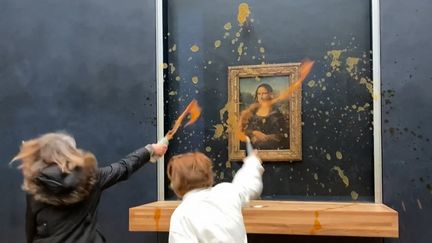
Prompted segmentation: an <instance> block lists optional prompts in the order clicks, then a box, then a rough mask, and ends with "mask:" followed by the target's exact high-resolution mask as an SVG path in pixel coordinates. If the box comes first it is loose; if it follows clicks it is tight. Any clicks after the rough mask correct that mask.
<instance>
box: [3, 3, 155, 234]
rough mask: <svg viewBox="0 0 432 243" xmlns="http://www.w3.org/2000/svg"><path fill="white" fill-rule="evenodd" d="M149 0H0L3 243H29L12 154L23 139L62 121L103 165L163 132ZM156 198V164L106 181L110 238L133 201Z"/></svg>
mask: <svg viewBox="0 0 432 243" xmlns="http://www.w3.org/2000/svg"><path fill="white" fill-rule="evenodd" d="M154 19H155V6H154V1H152V0H131V1H127V2H121V1H114V0H108V1H107V0H104V1H100V0H86V1H84V0H77V1H55V0H41V1H28V0H27V1H26V0H0V82H1V88H0V113H1V116H0V156H1V160H2V163H1V164H0V174H1V176H0V195H2V197H3V198H2V199H1V200H0V225H1V226H0V239H1V240H0V241H1V242H24V239H25V236H24V212H25V211H24V210H25V201H24V193H23V192H22V191H21V190H20V184H21V180H22V178H21V176H20V174H19V172H18V170H16V169H15V168H10V167H8V162H9V161H10V159H11V158H12V157H13V156H14V154H16V153H17V151H18V148H19V145H20V142H21V140H25V139H29V138H31V137H34V136H37V135H40V134H42V133H45V132H49V131H55V130H59V129H65V130H66V131H68V132H70V133H72V134H73V135H74V136H75V137H76V140H77V143H78V146H80V147H81V148H84V149H87V150H90V151H92V152H93V153H94V154H95V155H96V157H97V158H98V161H99V164H100V165H106V164H108V163H110V162H115V161H117V160H118V159H121V158H122V156H124V155H126V154H127V153H129V152H131V151H133V150H134V149H136V148H138V147H140V146H142V145H145V144H147V143H150V142H153V141H155V140H156V130H155V126H156V106H155V105H154V104H155V100H156V93H155V62H154V60H155V53H154V49H155V41H154V39H155V38H154V37H155V21H154ZM154 200H156V166H155V165H153V164H151V165H146V166H145V168H144V169H142V170H141V171H139V172H138V173H137V174H136V175H134V176H133V177H132V179H131V180H130V181H127V182H123V183H121V184H119V185H117V186H115V187H113V188H111V189H109V190H108V191H107V192H106V193H105V195H103V197H102V200H101V205H100V208H99V211H100V214H99V216H100V218H99V219H100V223H101V229H102V232H103V233H105V235H106V236H107V238H108V239H109V240H110V242H144V241H148V242H154V241H156V237H157V235H156V234H153V233H152V234H132V233H129V232H128V208H129V207H131V206H134V205H139V204H142V203H145V202H149V201H154Z"/></svg>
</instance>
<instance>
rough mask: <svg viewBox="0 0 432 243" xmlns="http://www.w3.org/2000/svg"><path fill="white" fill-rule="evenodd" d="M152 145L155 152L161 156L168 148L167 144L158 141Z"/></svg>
mask: <svg viewBox="0 0 432 243" xmlns="http://www.w3.org/2000/svg"><path fill="white" fill-rule="evenodd" d="M151 147H152V149H153V154H154V155H156V156H159V157H161V156H163V155H164V154H165V153H166V151H167V149H168V146H167V145H165V144H157V143H154V144H152V145H151Z"/></svg>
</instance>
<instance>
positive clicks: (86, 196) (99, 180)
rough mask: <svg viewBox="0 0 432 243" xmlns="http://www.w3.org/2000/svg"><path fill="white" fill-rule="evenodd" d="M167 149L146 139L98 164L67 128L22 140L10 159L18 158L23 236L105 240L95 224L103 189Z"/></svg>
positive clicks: (66, 241)
mask: <svg viewBox="0 0 432 243" xmlns="http://www.w3.org/2000/svg"><path fill="white" fill-rule="evenodd" d="M166 150H167V146H166V145H161V144H151V145H147V146H145V147H143V148H141V149H138V150H136V151H135V152H133V153H131V154H129V155H127V156H126V157H125V158H124V159H122V160H120V161H119V162H117V163H113V164H111V165H109V166H106V167H101V168H98V167H97V162H96V158H95V156H94V155H93V154H92V153H90V152H87V151H84V150H81V149H78V148H77V147H76V142H75V139H74V138H73V137H72V136H70V135H68V134H66V133H62V132H57V133H47V134H44V135H42V136H40V137H38V138H34V139H31V140H28V141H25V142H23V143H22V145H21V148H20V152H19V153H18V154H17V155H16V156H15V157H14V158H13V160H12V161H17V160H20V161H21V162H22V163H21V165H20V166H19V168H20V169H21V171H22V173H23V177H24V182H23V184H22V188H23V190H24V191H25V192H26V193H27V210H26V235H27V242H35V243H36V242H37V243H45V242H46V243H57V242H59V243H60V242H61V243H72V242H74V243H77V242H83V243H84V242H98V243H99V242H105V238H104V236H103V235H102V234H101V233H100V232H99V230H98V228H97V206H98V204H99V200H100V197H101V194H102V192H103V190H105V189H107V188H109V187H110V186H112V185H114V184H116V183H118V182H120V181H123V180H127V179H128V178H129V177H130V176H131V175H132V174H133V173H134V172H135V171H137V170H138V169H139V168H141V167H142V166H143V165H144V164H145V163H146V162H148V161H149V160H150V158H154V157H159V156H163V155H164V154H165V152H166Z"/></svg>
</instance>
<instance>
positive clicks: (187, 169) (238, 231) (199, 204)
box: [167, 152, 264, 243]
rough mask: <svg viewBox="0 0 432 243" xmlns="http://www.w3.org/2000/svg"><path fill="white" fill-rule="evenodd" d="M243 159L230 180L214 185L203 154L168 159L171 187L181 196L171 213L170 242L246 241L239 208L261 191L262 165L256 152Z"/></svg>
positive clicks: (208, 165) (226, 242)
mask: <svg viewBox="0 0 432 243" xmlns="http://www.w3.org/2000/svg"><path fill="white" fill-rule="evenodd" d="M243 162H244V163H243V166H242V168H241V169H240V170H239V171H238V172H237V173H236V175H235V176H234V179H233V181H232V183H227V182H224V183H220V184H218V185H216V186H213V170H212V164H213V163H212V161H211V160H210V159H209V158H208V157H207V156H206V155H204V154H203V153H200V152H193V153H185V154H180V155H177V156H174V157H172V158H171V159H170V161H169V163H168V167H167V174H168V178H169V179H170V181H171V188H172V189H173V191H174V193H175V194H176V195H177V196H178V197H180V198H182V199H183V201H182V202H181V204H180V205H179V206H178V207H177V208H176V209H175V211H174V213H173V214H172V216H171V221H170V229H169V242H170V243H198V242H201V243H207V242H208V243H211V242H219V243H233V242H237V243H244V242H247V237H246V230H245V226H244V222H243V216H242V207H243V206H244V205H246V204H247V203H248V202H249V200H251V199H255V198H257V197H259V195H260V194H261V191H262V186H263V185H262V173H263V172H264V168H263V167H262V165H261V160H260V159H259V158H258V157H257V154H256V152H254V153H253V154H252V155H249V156H248V157H246V158H245V159H244V160H243Z"/></svg>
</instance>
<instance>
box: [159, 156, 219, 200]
mask: <svg viewBox="0 0 432 243" xmlns="http://www.w3.org/2000/svg"><path fill="white" fill-rule="evenodd" d="M212 167H213V166H212V161H211V160H210V159H209V157H207V156H206V155H204V154H203V153H200V152H191V153H185V154H179V155H176V156H174V157H172V158H171V159H170V161H169V162H168V168H167V174H168V178H169V179H170V181H171V189H172V190H173V191H174V192H175V194H176V195H177V196H179V197H183V196H184V195H185V194H186V193H187V192H188V191H190V190H193V189H197V188H206V187H210V186H212V185H213V169H212Z"/></svg>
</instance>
